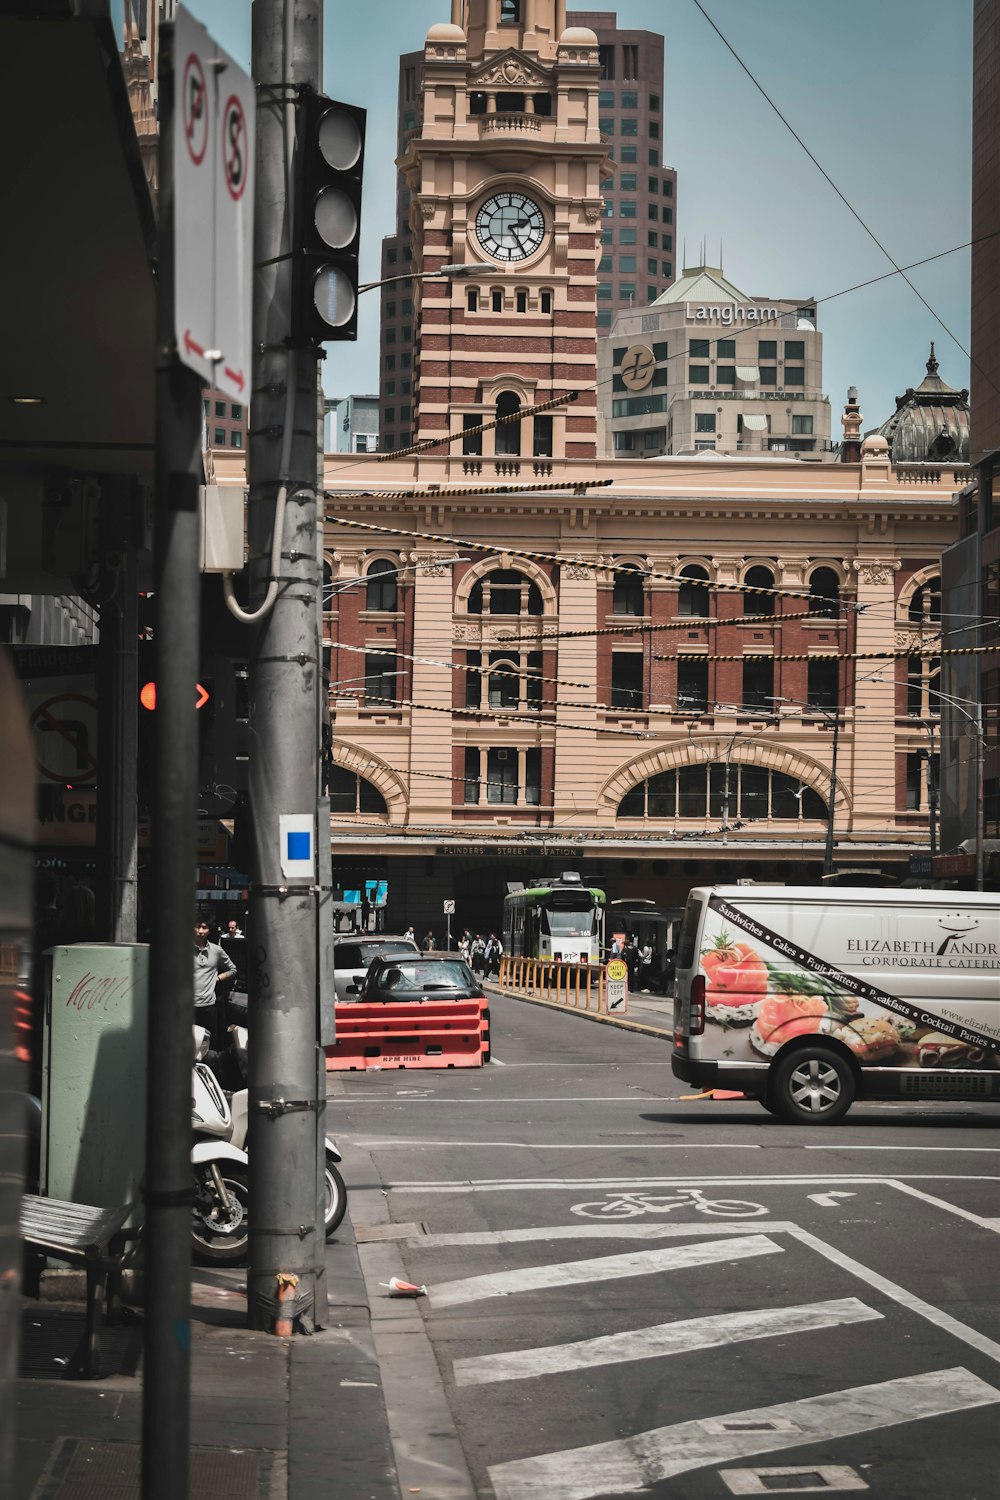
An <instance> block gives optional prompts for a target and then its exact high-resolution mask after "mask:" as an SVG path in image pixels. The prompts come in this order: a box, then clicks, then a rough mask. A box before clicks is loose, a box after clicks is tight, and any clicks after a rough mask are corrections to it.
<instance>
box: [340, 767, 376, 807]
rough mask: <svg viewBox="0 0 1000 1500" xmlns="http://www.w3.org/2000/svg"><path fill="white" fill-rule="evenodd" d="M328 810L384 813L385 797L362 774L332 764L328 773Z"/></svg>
mask: <svg viewBox="0 0 1000 1500" xmlns="http://www.w3.org/2000/svg"><path fill="white" fill-rule="evenodd" d="M330 811H331V812H337V813H348V814H354V813H386V812H388V808H387V807H386V805H385V798H384V797H383V796H382V793H381V792H380V791H379V789H378V787H376V786H372V784H371V782H370V781H366V780H365V778H364V777H363V776H358V775H356V774H355V773H354V772H353V771H345V770H344V768H343V767H342V766H334V768H333V770H332V771H331V773H330Z"/></svg>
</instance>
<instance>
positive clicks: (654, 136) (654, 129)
mask: <svg viewBox="0 0 1000 1500" xmlns="http://www.w3.org/2000/svg"><path fill="white" fill-rule="evenodd" d="M648 129H649V139H650V140H651V141H658V140H659V139H660V122H659V120H650V122H649V126H648Z"/></svg>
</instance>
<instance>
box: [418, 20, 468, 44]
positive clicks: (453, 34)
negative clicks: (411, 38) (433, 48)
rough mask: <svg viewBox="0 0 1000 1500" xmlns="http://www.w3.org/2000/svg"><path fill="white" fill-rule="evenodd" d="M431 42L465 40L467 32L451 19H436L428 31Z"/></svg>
mask: <svg viewBox="0 0 1000 1500" xmlns="http://www.w3.org/2000/svg"><path fill="white" fill-rule="evenodd" d="M427 40H428V41H429V42H464V41H465V32H464V31H463V30H462V28H461V26H454V25H453V24H452V22H451V21H436V22H435V23H434V25H433V26H432V27H431V29H430V31H428V33H427Z"/></svg>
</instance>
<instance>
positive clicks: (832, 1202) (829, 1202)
mask: <svg viewBox="0 0 1000 1500" xmlns="http://www.w3.org/2000/svg"><path fill="white" fill-rule="evenodd" d="M854 1197H856V1194H855V1193H810V1194H809V1201H810V1203H818V1204H819V1206H820V1208H838V1207H839V1206H840V1205H839V1204H838V1202H837V1200H838V1198H854Z"/></svg>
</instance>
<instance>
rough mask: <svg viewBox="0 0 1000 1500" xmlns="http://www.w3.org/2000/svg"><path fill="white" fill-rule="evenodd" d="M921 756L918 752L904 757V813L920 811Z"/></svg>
mask: <svg viewBox="0 0 1000 1500" xmlns="http://www.w3.org/2000/svg"><path fill="white" fill-rule="evenodd" d="M922 781H923V755H922V754H921V752H920V751H919V750H917V751H916V752H915V753H913V754H911V755H908V756H907V757H906V811H907V812H919V811H920V792H921V783H922Z"/></svg>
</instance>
